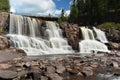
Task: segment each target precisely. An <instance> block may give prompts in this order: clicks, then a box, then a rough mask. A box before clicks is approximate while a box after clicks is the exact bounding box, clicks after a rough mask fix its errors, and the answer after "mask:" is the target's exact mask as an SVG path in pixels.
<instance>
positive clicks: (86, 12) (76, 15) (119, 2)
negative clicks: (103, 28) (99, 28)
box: [70, 0, 120, 24]
mask: <svg viewBox="0 0 120 80" xmlns="http://www.w3.org/2000/svg"><path fill="white" fill-rule="evenodd" d="M118 11H120V0H77V3H75V0H73V5H72V6H71V13H70V20H71V22H77V23H78V24H79V23H81V22H83V23H88V24H94V23H101V22H103V19H104V18H105V17H106V16H107V15H108V14H109V13H110V12H114V13H117V12H118ZM114 15H115V14H114ZM115 16H116V15H115Z"/></svg>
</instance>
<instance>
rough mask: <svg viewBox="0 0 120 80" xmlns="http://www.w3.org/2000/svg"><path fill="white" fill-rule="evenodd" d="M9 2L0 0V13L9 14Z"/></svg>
mask: <svg viewBox="0 0 120 80" xmlns="http://www.w3.org/2000/svg"><path fill="white" fill-rule="evenodd" d="M9 9H10V5H9V0H0V12H9Z"/></svg>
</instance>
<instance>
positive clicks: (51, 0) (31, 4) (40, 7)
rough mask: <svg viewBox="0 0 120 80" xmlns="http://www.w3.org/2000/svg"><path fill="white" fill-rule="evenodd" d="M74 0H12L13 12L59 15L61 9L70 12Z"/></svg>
mask: <svg viewBox="0 0 120 80" xmlns="http://www.w3.org/2000/svg"><path fill="white" fill-rule="evenodd" d="M71 1H72V0H10V6H11V10H10V11H11V12H13V13H16V14H30V15H48V14H49V13H50V14H51V15H53V16H59V15H60V13H61V9H62V8H64V9H65V10H66V14H67V15H69V13H70V3H71Z"/></svg>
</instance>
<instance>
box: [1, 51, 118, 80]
mask: <svg viewBox="0 0 120 80" xmlns="http://www.w3.org/2000/svg"><path fill="white" fill-rule="evenodd" d="M119 77H120V52H119V51H111V53H98V54H96V55H95V54H89V55H82V54H80V55H78V54H75V55H63V56H60V55H58V56H57V55H56V56H54V55H52V57H50V56H49V57H48V56H39V57H38V56H37V57H27V56H26V55H25V53H24V51H22V50H19V49H5V50H1V51H0V80H119V79H120V78H119Z"/></svg>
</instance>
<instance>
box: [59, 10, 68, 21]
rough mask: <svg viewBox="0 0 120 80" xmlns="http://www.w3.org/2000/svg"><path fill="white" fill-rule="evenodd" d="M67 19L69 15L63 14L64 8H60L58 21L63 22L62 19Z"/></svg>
mask: <svg viewBox="0 0 120 80" xmlns="http://www.w3.org/2000/svg"><path fill="white" fill-rule="evenodd" d="M68 19H69V16H67V15H66V14H65V10H64V9H62V11H61V16H60V18H59V19H58V23H61V22H64V21H68Z"/></svg>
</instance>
